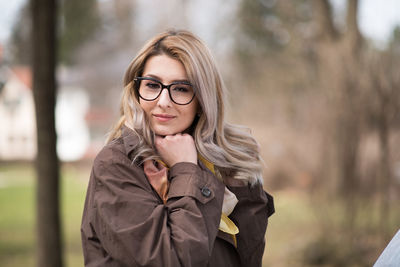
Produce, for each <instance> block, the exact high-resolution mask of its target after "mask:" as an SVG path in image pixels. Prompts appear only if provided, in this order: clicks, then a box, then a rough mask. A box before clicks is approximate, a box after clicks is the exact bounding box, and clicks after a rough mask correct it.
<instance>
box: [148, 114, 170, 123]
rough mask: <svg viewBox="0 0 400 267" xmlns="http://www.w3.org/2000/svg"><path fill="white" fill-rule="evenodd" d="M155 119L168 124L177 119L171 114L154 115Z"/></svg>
mask: <svg viewBox="0 0 400 267" xmlns="http://www.w3.org/2000/svg"><path fill="white" fill-rule="evenodd" d="M153 117H154V118H155V119H156V120H158V121H160V122H167V121H170V120H172V119H174V118H175V116H173V115H169V114H153Z"/></svg>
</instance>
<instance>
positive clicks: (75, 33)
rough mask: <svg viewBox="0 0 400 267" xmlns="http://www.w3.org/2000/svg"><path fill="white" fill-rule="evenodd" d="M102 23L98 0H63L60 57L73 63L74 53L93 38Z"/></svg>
mask: <svg viewBox="0 0 400 267" xmlns="http://www.w3.org/2000/svg"><path fill="white" fill-rule="evenodd" d="M99 25H100V16H99V13H98V8H97V0H85V1H81V0H63V1H62V5H61V39H60V59H61V61H63V62H66V63H73V61H74V60H73V54H74V52H75V51H76V49H77V48H79V47H80V46H81V45H82V44H83V43H84V42H85V41H87V40H89V39H90V38H92V36H93V35H94V34H95V32H96V29H97V28H98V27H99Z"/></svg>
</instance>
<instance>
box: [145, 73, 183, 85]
mask: <svg viewBox="0 0 400 267" xmlns="http://www.w3.org/2000/svg"><path fill="white" fill-rule="evenodd" d="M144 77H151V78H154V79H156V80H158V81H160V82H161V80H162V79H161V78H160V77H159V76H157V75H155V74H146V75H144ZM172 82H173V83H176V82H183V83H191V82H190V81H189V80H187V79H178V80H172Z"/></svg>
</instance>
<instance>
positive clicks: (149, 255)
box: [82, 151, 224, 266]
mask: <svg viewBox="0 0 400 267" xmlns="http://www.w3.org/2000/svg"><path fill="white" fill-rule="evenodd" d="M107 153H109V154H111V155H107ZM115 153H119V152H118V151H105V152H103V155H101V156H100V157H98V158H99V159H98V160H95V163H94V166H93V170H92V175H91V181H90V183H89V189H88V195H87V200H86V204H85V211H84V216H83V223H82V241H83V246H84V256H85V265H86V266H102V264H104V266H206V265H207V263H208V260H209V258H210V255H211V251H212V248H213V244H214V241H215V238H216V235H217V232H218V225H219V221H220V216H221V207H222V201H223V192H224V185H223V184H222V182H220V181H219V180H218V179H216V178H215V177H214V176H213V175H212V173H210V172H208V171H205V170H202V169H201V168H200V167H198V166H197V165H195V164H192V163H184V162H183V163H178V164H176V165H174V166H173V167H172V168H171V169H170V172H169V176H170V177H169V179H170V180H171V183H170V188H169V193H168V201H167V203H166V204H163V203H162V201H161V200H160V199H159V197H158V195H157V193H156V192H155V191H154V190H153V189H152V188H151V185H150V183H149V182H148V181H147V179H146V177H145V175H144V173H143V170H142V169H141V168H140V167H138V166H136V165H135V164H132V163H131V162H130V161H129V160H128V158H125V159H124V158H123V157H122V156H121V155H114V154H115ZM104 154H106V155H104ZM91 187H92V188H91ZM85 247H86V248H85Z"/></svg>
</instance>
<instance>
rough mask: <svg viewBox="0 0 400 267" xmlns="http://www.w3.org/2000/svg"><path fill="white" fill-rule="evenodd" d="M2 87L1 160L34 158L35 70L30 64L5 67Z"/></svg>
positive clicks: (0, 106) (0, 95)
mask: <svg viewBox="0 0 400 267" xmlns="http://www.w3.org/2000/svg"><path fill="white" fill-rule="evenodd" d="M3 74H4V75H3V76H5V77H6V79H7V80H6V81H5V82H4V85H3V87H2V89H1V91H0V160H31V159H33V158H34V157H35V155H36V120H35V106H34V102H33V94H32V90H31V87H32V86H31V85H32V74H31V71H30V69H29V68H28V67H15V68H13V69H8V68H5V67H3Z"/></svg>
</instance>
